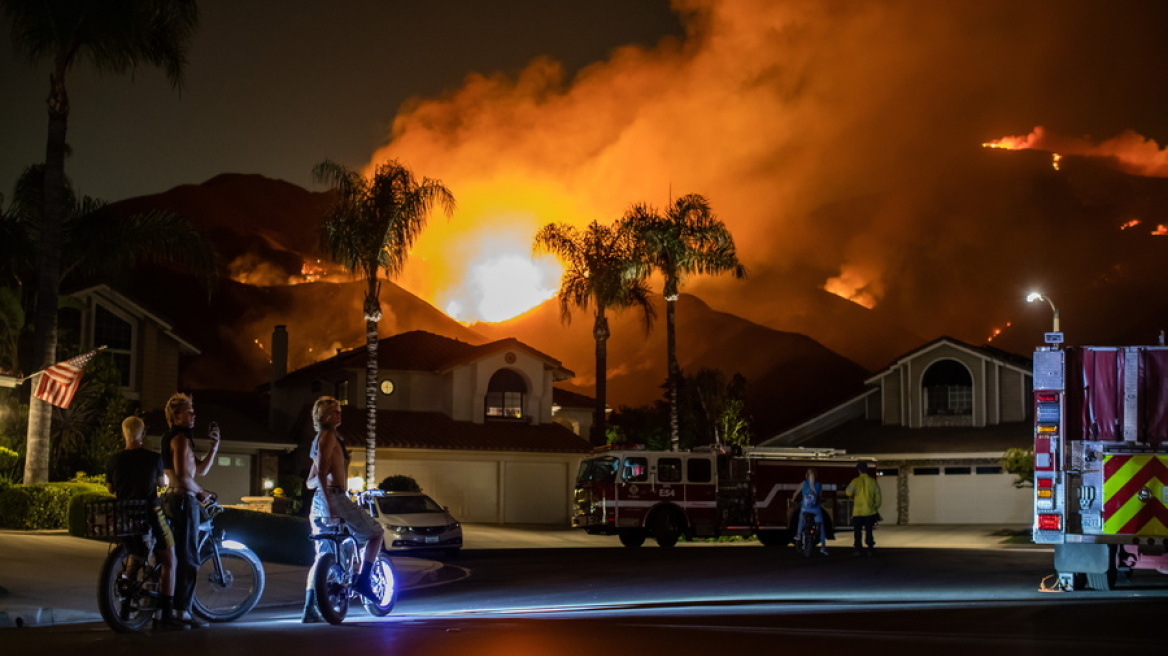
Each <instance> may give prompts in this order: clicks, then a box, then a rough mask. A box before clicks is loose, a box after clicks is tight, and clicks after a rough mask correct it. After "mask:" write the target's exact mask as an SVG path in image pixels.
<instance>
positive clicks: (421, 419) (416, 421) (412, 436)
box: [293, 405, 592, 453]
mask: <svg viewBox="0 0 1168 656" xmlns="http://www.w3.org/2000/svg"><path fill="white" fill-rule="evenodd" d="M314 434H315V431H314V430H313V428H312V418H311V408H310V407H309V406H307V405H306V406H305V407H304V408H303V409H302V410H301V412H300V416H299V417H298V418H297V420H296V424H295V425H294V427H293V435H294V436H296V438H297V439H298V441H299V442H300V443H301V444H305V445H306V444H309V443H310V442H311V440H312V436H313V435H314ZM341 435H342V436H343V437H344V439H345V444H346V445H347V446H351V447H357V448H361V447H364V446H365V410H364V409H362V408H357V407H354V406H344V407H343V408H342V409H341ZM377 446H378V448H388V449H450V450H458V451H523V452H534V453H589V452H591V450H592V447H591V445H589V443H588V441H587V440H585V439H584V438H582V437H580V436H578V435H576V434H575V433H573V432H572V431H570V430H568V429H567V428H565V427H563V426H561V425H559V424H541V425H536V426H533V425H531V424H529V423H527V422H509V421H498V422H495V421H491V422H486V423H483V424H476V423H473V422H469V421H454V420H453V419H451V418H450V417H448V416H446V415H445V414H443V413H441V412H405V411H396V410H379V411H378V412H377Z"/></svg>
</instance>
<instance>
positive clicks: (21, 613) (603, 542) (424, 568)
mask: <svg viewBox="0 0 1168 656" xmlns="http://www.w3.org/2000/svg"><path fill="white" fill-rule="evenodd" d="M1025 528H1026V527H1022V526H1008V527H1003V526H880V527H878V528H877V532H876V542H877V544H878V545H879V547H880V548H881V549H889V548H904V547H915V548H929V549H938V548H961V549H1002V548H1022V549H1034V548H1041V547H1036V546H1035V545H1032V544H1014V543H1008V542H1007V536H1005V535H1002V534H1001V533H1002V531H1003V530H1004V529H1007V530H1024V529H1025ZM463 529H464V534H465V535H464V538H465V547H464V548H465V549H468V550H473V549H549V548H613V549H621V548H623V547H621V546H620V541H619V540H618V539H617V538H616V537H615V536H592V535H587V534H585V533H583V532H582V531H579V530H574V529H568V528H560V527H548V526H526V525H525V526H498V525H491V524H468V525H464V526H463ZM707 546H740V547H743V548H756V549H757V548H760V547H759V546H758V543H757V542H730V543H712V542H695V543H682V544H680V545H679V548H686V549H688V548H703V547H707ZM829 546H830V547H831V548H832V549H839V548H843V547H847V548H850V546H851V541H850V536H848V535H847V534H846V533H840V534H837V538H836V539H835V540H834V541H833V542H831V543H830V544H829ZM643 548H645V549H655V548H657V547H655V546H653V545H652V542H649V543H646V546H645V547H643ZM107 552H108V545H107V544H106V543H104V542H99V541H95V540H86V539H83V538H76V537H73V536H70V535H69V534H67V533H66V532H65V531H10V530H0V554H3V557H2V558H0V629H4V628H12V627H19V626H26V627H27V626H44V625H50V624H69V623H79V622H100V621H101V616H100V615H99V613H98V611H97V578H98V573H99V572H100V570H101V564H102V562H103V561H104V559H105V557H106V554H107ZM393 563H394V567H395V568H396V570H397V572H398V576H399V579H400V580H399V584H400V585H401V589H402V590H410V589H417V588H421V587H427V586H431V585H438V584H441V583H443V582H448V581H451V580H455V579H459V578H463V577H465V576H467V571H466V570H465V569H463V568H460V567H457V566H456V565H449V566H447V565H444V564H443V563H440V562H436V561H432V560H426V559H422V558H414V557H410V556H394V557H393ZM455 563H457V559H456V560H455ZM264 569H265V572H266V574H267V583H266V586H265V589H264V596H263V598H262V599H260V604H259V608H279V607H297V606H299V605H300V604H302V603H303V600H304V582H305V579H306V578H307V575H308V568H307V567H302V566H293V565H280V564H274V563H264Z"/></svg>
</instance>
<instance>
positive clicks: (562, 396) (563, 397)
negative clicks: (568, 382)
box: [552, 387, 596, 409]
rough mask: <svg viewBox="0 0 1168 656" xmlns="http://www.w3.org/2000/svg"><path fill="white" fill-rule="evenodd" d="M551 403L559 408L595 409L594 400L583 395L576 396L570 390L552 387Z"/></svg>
mask: <svg viewBox="0 0 1168 656" xmlns="http://www.w3.org/2000/svg"><path fill="white" fill-rule="evenodd" d="M552 403H555V404H556V405H558V406H560V407H561V408H589V409H591V408H595V407H596V398H595V397H591V396H586V395H584V394H577V393H576V392H573V391H570V390H566V389H560V388H559V387H553V388H552Z"/></svg>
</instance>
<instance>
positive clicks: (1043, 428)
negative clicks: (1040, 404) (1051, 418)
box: [1037, 424, 1058, 433]
mask: <svg viewBox="0 0 1168 656" xmlns="http://www.w3.org/2000/svg"><path fill="white" fill-rule="evenodd" d="M1037 430H1038V432H1039V433H1057V432H1058V426H1057V425H1055V424H1039V426H1038V429H1037Z"/></svg>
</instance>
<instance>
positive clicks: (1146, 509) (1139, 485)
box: [1103, 455, 1168, 535]
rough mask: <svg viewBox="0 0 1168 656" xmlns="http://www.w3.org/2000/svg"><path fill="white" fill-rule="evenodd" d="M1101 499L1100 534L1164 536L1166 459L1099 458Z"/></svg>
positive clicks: (1167, 510)
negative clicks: (1101, 527)
mask: <svg viewBox="0 0 1168 656" xmlns="http://www.w3.org/2000/svg"><path fill="white" fill-rule="evenodd" d="M1144 491H1146V494H1145V495H1144V496H1145V499H1141V498H1140V496H1141V493H1142V492H1144ZM1103 499H1104V502H1103V532H1104V533H1107V534H1112V535H1168V456H1153V455H1106V456H1103Z"/></svg>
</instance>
